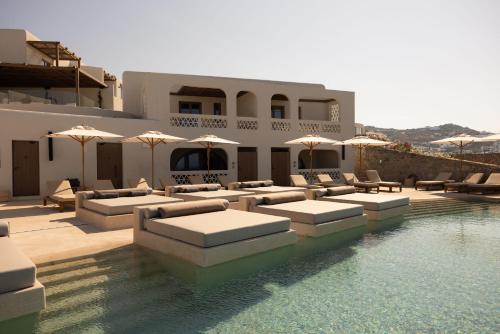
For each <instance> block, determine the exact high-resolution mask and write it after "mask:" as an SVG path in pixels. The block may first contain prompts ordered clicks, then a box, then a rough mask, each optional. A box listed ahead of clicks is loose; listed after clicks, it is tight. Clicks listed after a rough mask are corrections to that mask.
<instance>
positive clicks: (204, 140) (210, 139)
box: [189, 134, 240, 175]
mask: <svg viewBox="0 0 500 334" xmlns="http://www.w3.org/2000/svg"><path fill="white" fill-rule="evenodd" d="M189 143H198V144H200V145H201V146H203V147H205V148H206V149H207V174H208V175H210V150H211V149H212V148H214V146H215V145H220V144H230V145H239V144H240V143H238V142H236V141H232V140H228V139H224V138H219V137H217V136H216V135H211V134H208V135H203V136H201V137H198V138H195V139H193V140H190V141H189Z"/></svg>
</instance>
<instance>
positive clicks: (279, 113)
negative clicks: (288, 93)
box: [271, 106, 285, 118]
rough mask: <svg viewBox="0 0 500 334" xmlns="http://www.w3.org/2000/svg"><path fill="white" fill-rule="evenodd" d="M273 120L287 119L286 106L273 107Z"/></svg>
mask: <svg viewBox="0 0 500 334" xmlns="http://www.w3.org/2000/svg"><path fill="white" fill-rule="evenodd" d="M271 117H272V118H285V106H271Z"/></svg>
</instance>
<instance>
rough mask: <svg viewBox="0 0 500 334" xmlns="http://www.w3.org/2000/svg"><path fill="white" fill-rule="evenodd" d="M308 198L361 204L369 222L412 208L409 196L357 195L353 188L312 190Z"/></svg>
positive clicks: (307, 193) (308, 193)
mask: <svg viewBox="0 0 500 334" xmlns="http://www.w3.org/2000/svg"><path fill="white" fill-rule="evenodd" d="M306 197H307V198H309V199H316V200H320V201H328V202H337V203H351V204H360V205H362V206H363V207H364V212H365V214H367V216H368V220H383V219H387V218H392V217H396V216H401V215H403V214H405V213H406V212H407V211H408V209H409V208H410V198H409V197H408V196H392V195H391V196H390V195H383V194H365V193H356V189H355V188H354V187H353V186H343V187H333V188H327V189H325V188H323V189H311V190H308V191H307V192H306Z"/></svg>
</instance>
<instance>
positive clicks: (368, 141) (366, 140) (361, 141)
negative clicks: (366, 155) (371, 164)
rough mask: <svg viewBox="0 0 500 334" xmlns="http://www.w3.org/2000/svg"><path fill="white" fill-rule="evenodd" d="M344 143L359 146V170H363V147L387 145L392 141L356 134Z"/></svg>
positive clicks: (343, 143)
mask: <svg viewBox="0 0 500 334" xmlns="http://www.w3.org/2000/svg"><path fill="white" fill-rule="evenodd" d="M341 144H342V145H353V146H357V147H358V150H359V170H360V171H361V168H362V164H363V157H362V154H363V153H362V152H363V147H366V146H385V145H389V144H391V142H388V141H383V140H378V139H373V138H370V137H368V136H356V137H353V138H351V139H348V140H344V141H343V142H342V143H341Z"/></svg>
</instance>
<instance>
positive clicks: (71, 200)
mask: <svg viewBox="0 0 500 334" xmlns="http://www.w3.org/2000/svg"><path fill="white" fill-rule="evenodd" d="M47 202H52V203H55V204H57V205H59V211H61V212H63V211H64V209H65V208H66V207H67V206H68V205H71V206H75V194H74V193H73V190H72V189H71V184H70V183H69V181H68V180H61V181H47V196H45V197H44V198H43V206H46V205H47Z"/></svg>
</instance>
